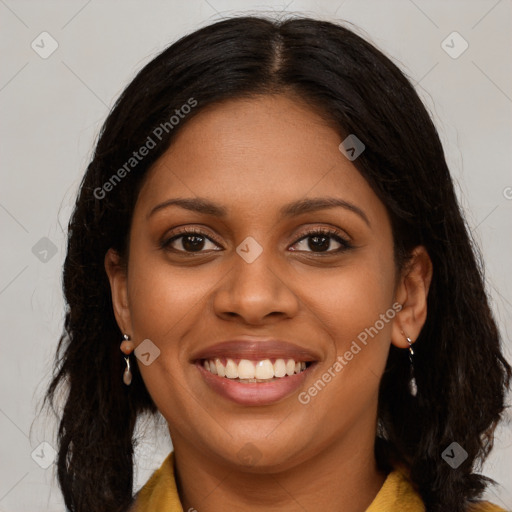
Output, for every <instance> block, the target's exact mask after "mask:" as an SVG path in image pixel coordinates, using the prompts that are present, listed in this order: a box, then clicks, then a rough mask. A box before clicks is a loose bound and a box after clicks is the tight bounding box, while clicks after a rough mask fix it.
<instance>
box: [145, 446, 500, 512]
mask: <svg viewBox="0 0 512 512" xmlns="http://www.w3.org/2000/svg"><path fill="white" fill-rule="evenodd" d="M135 510H136V511H137V512H154V511H160V510H165V511H166V512H183V507H182V505H181V502H180V498H179V495H178V489H177V487H176V480H175V478H174V452H171V453H170V454H169V455H168V456H167V458H166V459H165V461H164V462H163V463H162V465H161V466H160V468H159V469H158V470H157V471H155V472H154V473H153V475H152V476H151V478H150V479H149V480H148V482H147V483H146V485H144V487H143V488H142V489H141V490H140V492H139V493H138V495H137V497H136V501H135ZM397 510H400V511H401V512H425V506H424V505H423V502H422V500H421V498H420V496H419V495H418V493H417V492H416V491H415V490H414V489H413V487H412V485H411V483H410V482H409V480H408V479H407V477H406V476H405V474H404V472H402V471H401V470H398V469H396V470H394V471H392V472H391V473H390V474H389V475H388V476H387V478H386V480H385V481H384V484H383V485H382V487H381V489H380V491H379V492H378V494H377V496H375V499H374V500H373V501H372V503H371V505H370V507H369V508H368V509H367V510H366V512H396V511H397ZM500 511H502V512H505V511H504V510H503V509H501V508H499V507H496V506H494V505H491V504H490V503H480V504H478V505H476V506H475V507H473V508H471V512H500Z"/></svg>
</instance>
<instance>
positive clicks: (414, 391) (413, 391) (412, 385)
mask: <svg viewBox="0 0 512 512" xmlns="http://www.w3.org/2000/svg"><path fill="white" fill-rule="evenodd" d="M405 339H406V340H407V343H409V362H410V363H411V364H410V378H409V392H410V393H411V395H412V396H416V394H417V393H418V386H417V385H416V377H415V376H414V362H413V360H412V358H413V356H414V350H413V349H412V340H411V338H409V337H408V336H406V337H405Z"/></svg>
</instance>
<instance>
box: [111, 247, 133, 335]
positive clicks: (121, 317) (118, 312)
mask: <svg viewBox="0 0 512 512" xmlns="http://www.w3.org/2000/svg"><path fill="white" fill-rule="evenodd" d="M104 264H105V271H106V272H107V276H108V280H109V281H110V292H111V294H112V306H113V307H114V314H115V317H116V321H117V325H118V326H119V329H120V330H121V332H123V333H131V332H132V327H131V318H130V308H129V304H128V286H127V275H126V268H125V265H123V264H122V261H121V257H120V256H119V254H118V253H117V251H114V249H109V250H108V251H107V254H105V260H104Z"/></svg>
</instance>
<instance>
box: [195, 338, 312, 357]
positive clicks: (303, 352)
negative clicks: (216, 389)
mask: <svg viewBox="0 0 512 512" xmlns="http://www.w3.org/2000/svg"><path fill="white" fill-rule="evenodd" d="M216 357H219V358H220V357H226V358H227V357H229V358H233V359H252V360H262V359H279V358H282V359H293V360H294V361H296V362H298V361H305V362H307V361H318V360H319V356H318V354H315V352H313V351H312V350H310V349H307V348H305V347H302V346H300V345H296V344H295V343H291V342H289V341H285V340H281V339H275V338H247V337H246V338H237V339H232V340H226V341H221V342H219V343H215V344H214V345H210V346H209V347H206V348H203V349H201V350H198V351H197V352H196V353H195V354H193V356H192V359H193V360H194V361H197V360H198V359H215V358H216Z"/></svg>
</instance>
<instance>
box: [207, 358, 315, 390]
mask: <svg viewBox="0 0 512 512" xmlns="http://www.w3.org/2000/svg"><path fill="white" fill-rule="evenodd" d="M199 363H200V364H201V365H202V366H203V368H204V369H205V370H207V371H208V372H210V373H212V374H213V375H217V376H218V377H224V378H226V379H230V380H233V381H236V382H242V383H247V384H249V383H255V382H258V383H264V382H271V381H276V380H279V379H286V378H287V377H290V376H292V375H296V374H299V373H302V372H303V371H305V370H306V369H307V368H308V367H309V366H311V365H312V364H313V361H295V359H291V358H288V359H284V358H274V359H259V360H250V359H237V358H229V357H228V358H218V357H217V358H215V359H201V360H200V361H199Z"/></svg>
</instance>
